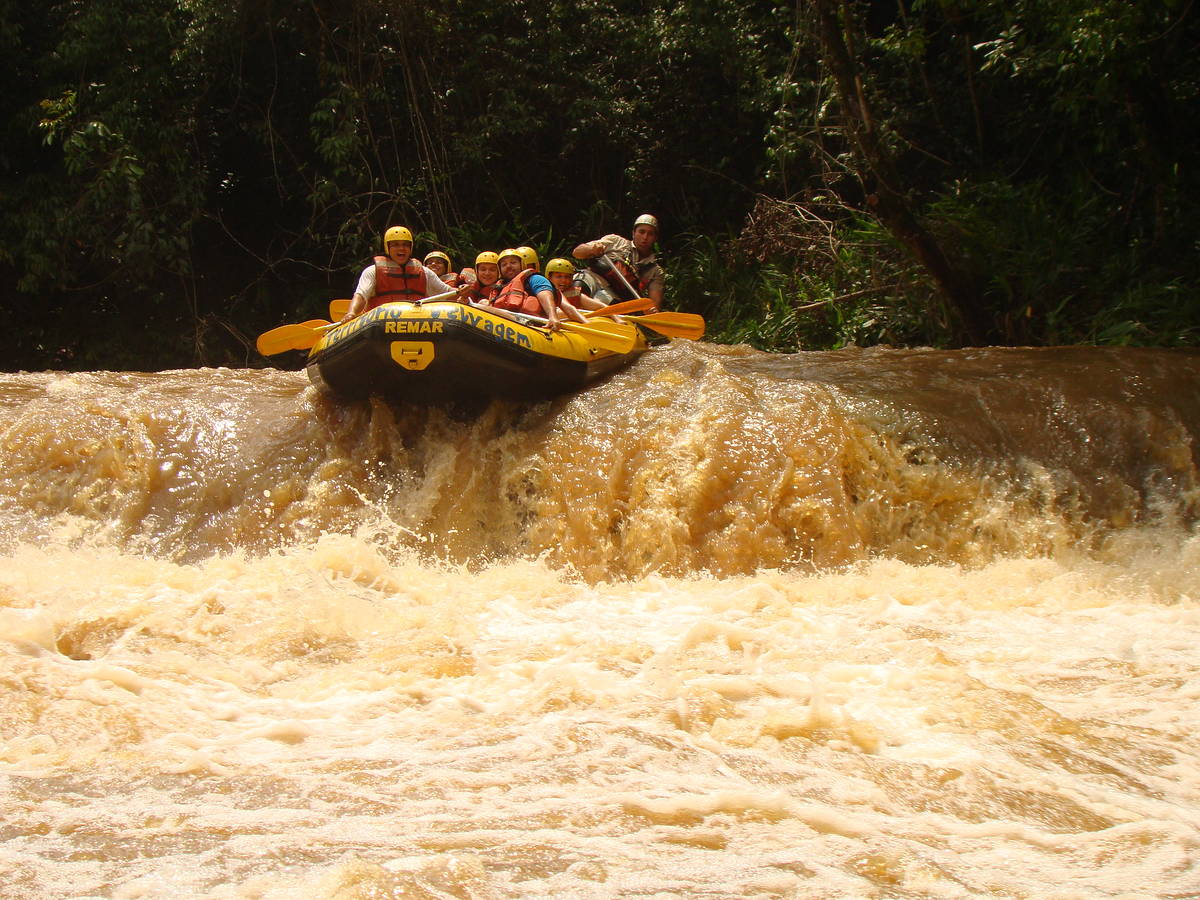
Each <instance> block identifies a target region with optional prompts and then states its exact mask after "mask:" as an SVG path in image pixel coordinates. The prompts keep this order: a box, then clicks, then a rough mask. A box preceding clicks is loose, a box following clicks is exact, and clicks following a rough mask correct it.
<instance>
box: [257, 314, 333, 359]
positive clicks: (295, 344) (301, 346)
mask: <svg viewBox="0 0 1200 900" xmlns="http://www.w3.org/2000/svg"><path fill="white" fill-rule="evenodd" d="M310 321H312V322H317V323H319V324H318V325H315V326H314V325H310V324H308V323H307V322H306V323H304V324H302V325H299V324H298V325H280V326H279V327H278V328H272V329H271V330H270V331H264V332H263V333H262V334H260V335H259V336H258V340H257V341H255V343H254V346H255V347H257V348H258V352H259V353H261V354H262V355H263V356H274V355H275V354H276V353H284V352H286V351H288V350H308V349H309V348H310V347H312V345H313V344H315V343H316V342H317V341H318V340H320V338H321V334H322V332H324V331H326V330H328V329H330V328H332V327H333V325H332V323H330V322H325V321H323V320H322V319H311V320H310Z"/></svg>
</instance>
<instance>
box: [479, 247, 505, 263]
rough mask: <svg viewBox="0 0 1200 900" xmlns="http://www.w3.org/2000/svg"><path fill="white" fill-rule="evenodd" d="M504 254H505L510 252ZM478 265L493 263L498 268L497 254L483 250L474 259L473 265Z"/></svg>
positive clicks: (498, 257) (498, 259) (498, 258)
mask: <svg viewBox="0 0 1200 900" xmlns="http://www.w3.org/2000/svg"><path fill="white" fill-rule="evenodd" d="M505 252H506V253H507V252H511V251H505ZM480 263H493V264H495V265H497V266H498V265H500V256H499V254H496V253H493V252H492V251H491V250H484V251H483V252H482V253H480V254H479V255H478V256H477V257H475V265H479V264H480Z"/></svg>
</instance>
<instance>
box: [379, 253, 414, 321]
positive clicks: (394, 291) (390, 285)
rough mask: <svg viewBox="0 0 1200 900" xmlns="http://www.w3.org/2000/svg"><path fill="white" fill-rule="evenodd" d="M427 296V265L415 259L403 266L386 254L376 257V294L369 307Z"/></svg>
mask: <svg viewBox="0 0 1200 900" xmlns="http://www.w3.org/2000/svg"><path fill="white" fill-rule="evenodd" d="M424 297H425V267H424V266H423V265H421V264H420V263H419V262H417V261H416V260H415V259H411V258H410V259H409V260H408V262H406V263H405V264H404V265H403V266H398V265H396V263H395V262H394V261H393V260H391V259H389V258H388V257H386V256H377V257H375V296H374V297H372V298H371V299H370V300H368V301H367V309H374V308H375V307H377V306H379V305H380V304H381V303H391V302H393V301H395V300H422V299H424Z"/></svg>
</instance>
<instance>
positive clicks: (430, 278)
mask: <svg viewBox="0 0 1200 900" xmlns="http://www.w3.org/2000/svg"><path fill="white" fill-rule="evenodd" d="M422 268H424V269H425V296H426V297H436V296H437V295H438V294H444V293H446V292H447V291H457V290H458V288H456V287H454V286H453V285H449V284H446V282H444V281H442V279H440V278H438V277H437V274H436V273H435V272H434V271H433V269H431V268H429V267H428V266H423V267H422Z"/></svg>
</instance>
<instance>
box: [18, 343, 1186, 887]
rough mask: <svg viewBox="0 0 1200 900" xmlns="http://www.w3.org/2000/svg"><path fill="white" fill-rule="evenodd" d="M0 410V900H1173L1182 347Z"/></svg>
mask: <svg viewBox="0 0 1200 900" xmlns="http://www.w3.org/2000/svg"><path fill="white" fill-rule="evenodd" d="M0 411H3V426H0V897H4V898H22V900H24V898H60V897H61V898H65V897H71V898H85V897H86V898H93V897H103V898H159V897H163V898H181V897H188V898H191V897H203V898H263V900H275V898H298V897H299V898H319V900H358V898H362V900H367V898H467V900H484V898H524V897H579V898H607V897H655V898H671V897H684V898H691V897H699V898H759V897H761V898H785V897H795V898H822V900H825V898H974V897H990V898H1060V900H1075V898H1185V897H1197V896H1200V865H1198V864H1200V738H1197V733H1198V732H1200V703H1198V702H1197V701H1198V700H1200V671H1198V662H1200V652H1198V651H1197V645H1198V643H1200V602H1198V601H1200V538H1198V536H1197V526H1196V523H1197V520H1198V518H1200V478H1198V473H1200V468H1198V461H1200V450H1198V445H1197V440H1198V438H1200V354H1198V353H1192V352H1184V351H1154V350H1101V349H1095V348H1064V349H1050V350H1009V349H1005V350H1001V349H984V350H966V351H956V352H939V351H917V350H913V351H897V350H848V351H841V352H837V353H805V354H799V355H795V356H780V355H769V354H763V353H757V352H755V351H751V350H748V349H746V348H731V347H720V346H715V345H706V344H672V345H670V346H666V347H662V348H656V349H655V350H653V351H651V352H650V353H648V354H647V355H646V356H644V357H643V358H642V359H641V360H640V361H639V362H637V363H636V364H635V365H633V366H632V367H630V368H629V369H626V370H625V371H623V372H621V373H619V374H617V375H616V376H614V377H613V378H611V379H610V380H608V381H606V382H605V383H603V384H601V385H599V386H597V387H595V388H593V389H591V390H588V391H586V392H583V393H581V394H578V395H574V396H570V397H567V398H563V399H561V400H558V401H555V402H552V403H544V404H539V405H515V404H501V403H497V404H494V405H492V406H490V407H488V408H486V409H485V410H483V411H482V412H480V413H478V414H477V415H475V416H471V417H464V416H458V417H456V416H454V415H448V414H447V413H446V412H444V411H442V410H437V409H422V408H415V407H409V406H404V405H399V404H389V403H386V402H383V401H372V402H365V403H358V404H348V405H347V404H342V405H339V404H337V403H334V402H332V401H330V400H329V399H328V398H325V397H323V396H321V395H319V394H317V393H316V392H315V391H314V389H312V388H311V387H310V386H309V385H308V383H307V381H306V379H305V376H304V374H303V373H298V372H285V371H279V370H241V371H231V370H198V371H177V372H163V373H154V374H139V373H107V372H97V373H87V374H62V373H34V374H8V375H0Z"/></svg>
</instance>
